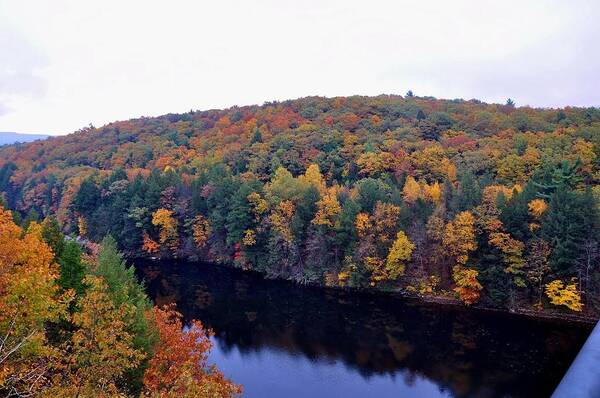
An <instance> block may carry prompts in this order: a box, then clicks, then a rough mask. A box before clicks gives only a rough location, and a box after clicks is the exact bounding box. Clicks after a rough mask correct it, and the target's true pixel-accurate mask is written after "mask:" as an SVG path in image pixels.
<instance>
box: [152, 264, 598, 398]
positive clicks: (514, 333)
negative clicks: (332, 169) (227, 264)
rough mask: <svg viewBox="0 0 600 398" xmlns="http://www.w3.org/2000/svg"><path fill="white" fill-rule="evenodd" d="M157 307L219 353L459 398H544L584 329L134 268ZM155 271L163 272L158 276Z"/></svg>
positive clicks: (168, 268)
mask: <svg viewBox="0 0 600 398" xmlns="http://www.w3.org/2000/svg"><path fill="white" fill-rule="evenodd" d="M140 270H141V271H140V272H141V275H142V276H143V277H144V278H145V279H146V281H147V283H148V290H149V293H150V295H151V296H152V297H153V298H154V300H155V301H156V302H157V303H159V304H163V303H167V302H177V304H178V309H179V310H180V311H181V312H182V313H183V314H184V317H185V318H186V319H188V320H190V319H193V318H197V319H200V320H201V321H202V322H203V323H204V324H205V325H207V326H210V327H211V328H213V329H214V331H215V334H216V337H217V338H218V340H219V344H220V346H221V348H222V349H223V350H224V351H229V350H231V349H232V348H233V347H237V348H238V349H239V350H240V351H242V352H248V351H260V350H261V349H262V348H263V347H269V348H275V349H279V350H283V351H286V352H291V353H302V354H303V355H304V356H306V357H308V358H310V359H311V360H314V361H317V360H325V361H331V360H341V361H343V362H344V363H345V364H346V365H347V366H348V367H350V368H352V369H355V370H356V371H358V372H359V373H360V374H361V375H362V376H363V377H369V376H370V375H373V374H391V375H394V374H397V375H399V374H402V375H403V377H404V378H405V379H406V380H407V381H410V379H411V377H414V376H415V375H420V376H424V377H426V378H428V379H430V380H431V381H433V382H435V383H436V384H438V385H439V386H441V387H444V388H445V389H448V390H450V391H452V393H453V394H454V395H456V396H461V397H462V396H478V397H488V396H505V395H509V396H528V397H529V398H531V397H535V396H548V395H549V394H550V393H551V392H552V389H553V387H554V386H555V385H556V384H557V383H558V382H559V381H560V378H561V376H562V375H563V374H564V372H565V371H566V369H567V368H568V366H569V364H570V362H571V360H572V359H573V358H574V356H575V355H576V353H577V350H578V349H579V347H580V346H581V345H582V344H583V341H584V340H585V337H586V336H587V333H589V328H582V327H575V326H574V325H565V324H557V323H549V322H543V321H535V320H531V319H525V318H518V317H512V316H507V315H498V314H488V313H481V312H475V311H465V310H462V309H457V308H449V307H443V306H436V305H423V304H418V303H414V302H409V301H401V300H398V299H393V298H390V297H383V296H374V295H365V294H357V293H348V292H342V291H334V290H323V289H317V288H303V287H298V286H295V285H293V284H290V283H287V282H282V281H264V280H262V279H261V278H260V277H258V276H256V275H253V274H247V273H241V272H238V271H236V270H230V269H224V268H220V267H216V266H211V265H196V264H173V263H170V264H165V265H164V266H162V267H160V268H159V267H157V266H152V265H149V266H145V267H141V266H140ZM157 270H159V271H160V272H157Z"/></svg>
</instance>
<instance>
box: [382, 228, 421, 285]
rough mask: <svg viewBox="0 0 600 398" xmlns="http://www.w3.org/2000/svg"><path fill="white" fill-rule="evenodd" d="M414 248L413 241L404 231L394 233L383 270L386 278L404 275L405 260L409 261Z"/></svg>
mask: <svg viewBox="0 0 600 398" xmlns="http://www.w3.org/2000/svg"><path fill="white" fill-rule="evenodd" d="M414 249H415V245H414V243H412V242H411V241H410V239H408V236H406V234H405V233H404V231H400V232H398V233H397V234H396V240H395V241H394V244H393V245H392V247H391V249H390V252H389V253H388V256H387V259H386V262H385V272H386V277H387V279H396V278H397V277H399V276H401V275H404V270H405V269H406V262H407V261H410V259H411V257H412V252H413V250H414Z"/></svg>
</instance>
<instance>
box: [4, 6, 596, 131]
mask: <svg viewBox="0 0 600 398" xmlns="http://www.w3.org/2000/svg"><path fill="white" fill-rule="evenodd" d="M599 19H600V1H597V0H569V1H552V0H548V1H542V0H540V1H527V0H521V1H508V0H503V1H486V0H479V1H476V0H469V1H464V0H452V1H424V0H419V1H417V0H414V1H403V0H391V1H378V0H362V1H355V0H340V1H328V0H298V1H288V0H254V1H248V0H246V1H244V0H239V1H233V0H218V1H217V0H215V1H206V0H196V1H181V0H169V1H164V0H161V1H153V0H144V1H137V0H116V1H113V0H101V1H91V0H90V1H80V0H79V1H78V0H52V1H47V0H40V1H30V0H0V131H16V132H21V133H48V134H67V133H70V132H73V131H75V130H77V129H79V128H82V127H84V126H87V125H89V124H90V123H92V124H93V125H94V126H101V125H104V124H106V123H109V122H111V121H115V120H124V119H130V118H134V117H140V116H157V115H161V114H165V113H170V112H186V111H189V110H191V109H194V110H205V109H214V108H224V107H229V106H232V105H249V104H262V103H263V102H265V101H273V100H285V99H293V98H298V97H304V96H310V95H322V96H338V95H355V94H358V95H378V94H404V93H406V92H407V91H408V90H412V91H413V92H414V93H415V95H423V96H425V95H429V96H434V97H437V98H464V99H471V98H477V99H480V100H483V101H486V102H500V103H504V102H505V101H506V99H507V98H509V97H510V98H512V99H514V101H515V102H516V103H517V105H531V106H537V107H558V106H566V105H573V106H600V51H599V49H600V23H598V20H599Z"/></svg>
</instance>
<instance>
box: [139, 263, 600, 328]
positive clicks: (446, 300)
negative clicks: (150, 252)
mask: <svg viewBox="0 0 600 398" xmlns="http://www.w3.org/2000/svg"><path fill="white" fill-rule="evenodd" d="M130 258H131V260H136V259H137V260H150V261H154V262H157V263H160V262H164V261H169V260H174V261H185V262H187V263H210V264H214V265H215V266H219V267H225V268H230V269H236V270H239V271H242V272H245V273H252V274H256V275H259V276H260V277H261V278H263V279H265V280H282V281H287V282H291V283H294V284H296V285H298V286H311V287H315V288H319V289H334V290H342V291H348V292H357V293H361V294H371V295H377V296H391V297H398V298H402V299H410V300H414V301H417V302H423V303H430V304H439V305H444V306H451V307H457V308H463V309H470V310H474V311H482V312H490V313H501V314H506V315H514V316H521V317H526V318H532V319H537V320H548V321H562V322H576V323H583V324H588V325H595V324H596V323H597V322H598V320H599V318H598V317H595V316H593V315H578V314H571V313H565V312H560V311H547V310H545V311H544V310H543V311H537V310H528V309H513V310H510V309H506V308H494V307H489V306H484V305H481V304H474V305H471V306H466V305H464V304H463V303H462V302H461V301H460V300H458V299H455V298H452V297H448V296H431V295H419V294H411V293H408V292H406V291H402V290H393V291H385V290H379V289H370V288H356V287H348V286H346V287H343V286H326V285H323V284H318V283H299V282H298V281H295V280H293V279H286V278H269V277H267V276H266V275H265V274H263V273H261V272H259V271H256V270H244V269H241V268H238V267H235V266H233V265H232V264H230V263H223V262H214V261H203V260H200V259H196V260H189V259H171V258H160V257H152V258H148V257H145V256H131V257H130Z"/></svg>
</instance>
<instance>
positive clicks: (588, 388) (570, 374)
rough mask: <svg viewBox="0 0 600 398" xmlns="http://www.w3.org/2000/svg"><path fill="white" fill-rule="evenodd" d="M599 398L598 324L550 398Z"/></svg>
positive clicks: (599, 344)
mask: <svg viewBox="0 0 600 398" xmlns="http://www.w3.org/2000/svg"><path fill="white" fill-rule="evenodd" d="M592 397H600V322H598V323H597V324H596V327H595V328H594V330H592V333H591V334H590V337H588V339H587V341H586V342H585V344H584V345H583V347H582V348H581V351H579V354H577V358H575V361H573V363H572V364H571V367H570V368H569V370H568V371H567V373H566V374H565V377H563V379H562V381H561V382H560V384H559V385H558V387H557V388H556V391H554V394H552V398H592Z"/></svg>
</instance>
